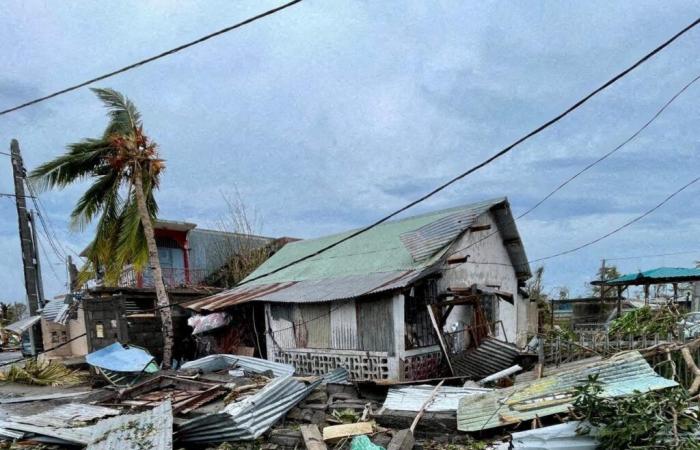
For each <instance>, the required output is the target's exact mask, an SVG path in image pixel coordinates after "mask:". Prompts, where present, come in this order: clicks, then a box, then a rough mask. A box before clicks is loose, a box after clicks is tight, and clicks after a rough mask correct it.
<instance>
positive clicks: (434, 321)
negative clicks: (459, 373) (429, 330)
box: [425, 305, 455, 375]
mask: <svg viewBox="0 0 700 450" xmlns="http://www.w3.org/2000/svg"><path fill="white" fill-rule="evenodd" d="M425 306H426V307H427V308H428V315H429V316H430V322H431V323H432V324H433V327H434V328H435V333H436V334H437V337H438V343H439V344H440V349H441V350H442V353H443V354H444V355H445V360H446V361H447V366H448V367H449V368H450V373H451V374H452V375H454V374H455V371H454V369H453V368H452V362H451V361H450V352H449V351H448V349H447V344H446V343H445V336H444V335H443V334H442V328H440V326H439V325H438V323H437V318H436V317H435V316H436V311H435V309H433V308H435V307H436V305H425Z"/></svg>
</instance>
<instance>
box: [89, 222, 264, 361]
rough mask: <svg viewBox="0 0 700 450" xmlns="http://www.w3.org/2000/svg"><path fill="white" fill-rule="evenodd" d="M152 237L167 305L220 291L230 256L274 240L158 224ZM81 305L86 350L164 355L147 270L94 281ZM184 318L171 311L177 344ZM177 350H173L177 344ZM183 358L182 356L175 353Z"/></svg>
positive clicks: (126, 270)
mask: <svg viewBox="0 0 700 450" xmlns="http://www.w3.org/2000/svg"><path fill="white" fill-rule="evenodd" d="M154 234H155V238H156V244H157V246H158V256H159V259H160V264H161V268H162V271H163V281H164V282H165V286H166V289H167V291H168V295H169V297H170V301H171V303H178V304H179V303H181V302H186V301H191V300H194V299H197V298H200V297H202V296H206V295H210V294H212V293H214V292H219V291H220V290H221V287H220V286H216V285H215V284H216V283H215V282H213V281H211V280H213V279H216V278H217V272H218V271H219V270H220V269H221V268H222V267H223V266H225V265H226V264H227V263H229V262H230V261H231V259H232V258H236V256H237V255H238V254H239V253H241V252H243V251H247V250H252V249H256V248H262V247H266V246H270V253H272V252H273V250H274V245H273V244H275V243H276V242H277V240H276V239H273V238H269V237H263V236H255V235H243V234H239V233H231V232H222V231H216V230H207V229H200V228H197V225H196V224H194V223H188V222H179V221H171V220H157V221H156V222H155V223H154ZM80 297H81V302H82V304H83V306H84V308H83V309H84V314H85V324H86V325H85V327H86V332H87V343H88V349H89V351H93V350H95V349H99V348H102V347H105V346H107V345H110V344H112V343H114V342H116V341H119V342H122V343H125V344H126V343H128V344H133V345H138V346H141V347H144V348H146V349H148V350H149V351H151V353H153V354H154V355H155V356H159V355H160V353H161V352H162V347H163V342H162V332H161V327H160V319H159V316H158V314H157V312H156V311H155V310H154V308H155V306H156V295H155V288H154V284H153V276H152V275H151V271H150V269H149V268H145V269H144V270H142V271H137V270H135V269H134V268H133V267H126V268H124V271H123V272H122V275H121V277H120V279H119V282H118V284H117V285H116V286H105V285H104V283H103V282H102V280H100V279H97V280H93V281H91V282H90V283H88V288H87V289H86V290H85V291H84V292H81V293H80ZM186 321H187V314H186V312H185V311H184V310H183V309H182V308H180V307H174V308H173V322H174V328H175V337H176V341H177V340H178V338H183V337H185V336H188V335H189V333H188V331H187V325H186ZM176 347H177V346H176ZM176 356H184V355H176Z"/></svg>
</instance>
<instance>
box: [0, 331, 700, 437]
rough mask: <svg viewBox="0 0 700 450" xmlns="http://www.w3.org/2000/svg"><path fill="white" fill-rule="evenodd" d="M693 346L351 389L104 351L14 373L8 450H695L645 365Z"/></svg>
mask: <svg viewBox="0 0 700 450" xmlns="http://www.w3.org/2000/svg"><path fill="white" fill-rule="evenodd" d="M697 346H698V344H697V342H696V341H691V342H690V343H689V344H685V345H681V344H678V343H666V344H665V345H656V346H655V347H653V348H651V349H645V350H643V351H641V352H640V351H637V350H631V351H625V352H620V353H617V354H615V355H613V356H611V357H607V358H601V357H592V358H587V359H583V360H579V361H575V362H571V363H566V364H561V365H559V366H558V367H557V366H547V367H545V368H544V369H545V370H539V368H538V367H536V368H535V370H532V371H529V372H528V371H523V370H522V367H520V366H513V367H511V368H509V369H506V370H503V371H500V372H498V373H495V374H492V375H491V376H489V377H486V378H484V379H481V380H466V381H465V380H464V379H460V378H457V377H447V378H443V379H434V380H425V381H418V382H406V381H402V382H399V381H371V382H368V381H361V382H354V381H353V380H350V379H349V372H348V371H347V370H345V369H343V368H338V369H336V370H333V371H330V372H328V373H327V374H325V375H324V376H304V375H303V374H296V373H295V369H294V368H293V367H292V366H289V365H286V364H281V363H275V362H271V361H268V360H263V359H259V358H254V357H247V356H240V355H210V356H207V357H204V358H201V359H198V360H195V361H191V362H189V363H186V364H184V365H183V366H181V367H180V368H179V369H178V370H158V369H157V368H156V370H148V371H147V370H146V368H148V367H150V364H151V362H152V361H151V360H150V358H149V357H148V355H147V353H145V352H143V350H140V349H137V348H129V347H128V346H121V345H120V346H119V349H117V348H113V349H111V350H110V354H111V355H112V357H111V359H110V361H111V362H112V363H114V361H122V362H124V361H126V362H129V363H131V362H133V363H134V364H124V365H123V370H122V369H120V367H119V364H116V365H115V364H112V366H111V370H110V369H107V368H105V367H100V366H99V365H103V366H105V365H107V364H105V361H106V360H105V359H104V358H101V357H100V356H104V355H103V353H104V352H102V353H100V354H97V357H96V356H95V355H89V357H88V358H87V359H88V360H89V361H91V365H90V366H89V369H90V370H89V371H87V370H84V368H83V369H81V370H74V369H67V368H65V367H64V366H62V365H60V364H58V363H43V364H36V363H30V364H23V365H22V366H24V368H22V367H21V366H20V365H17V366H13V367H12V368H10V369H9V370H5V371H4V373H5V376H6V377H7V376H8V374H10V373H14V372H18V373H19V372H30V373H33V374H34V376H35V377H34V378H32V377H29V378H27V377H26V376H21V377H18V378H16V380H15V381H5V382H4V384H3V388H2V397H1V398H0V439H1V442H2V448H46V449H50V448H86V449H92V450H94V449H116V448H118V449H124V450H126V449H151V448H158V449H171V448H173V449H220V450H224V449H232V448H260V449H267V450H286V449H290V450H291V449H299V448H304V447H305V448H307V449H309V450H324V449H334V450H337V449H341V448H348V449H353V450H377V449H379V448H384V449H391V450H407V449H410V448H419V449H421V448H422V449H437V448H441V449H442V448H449V449H487V448H493V449H503V450H505V449H525V448H577V449H581V448H591V449H593V448H599V447H600V448H620V449H621V448H627V447H626V445H628V444H629V443H631V442H634V443H646V446H643V447H641V448H697V445H698V444H697V443H696V438H695V436H696V434H697V433H698V429H699V427H698V420H697V410H696V408H694V407H692V405H693V404H694V402H695V401H696V399H695V397H693V396H692V394H689V393H688V391H687V390H686V389H685V388H684V387H682V386H680V385H679V383H678V382H677V381H675V380H674V379H672V378H677V377H676V376H675V375H674V374H672V375H671V378H665V377H663V376H661V375H659V373H657V371H655V370H654V367H652V366H651V365H650V364H649V362H648V359H647V358H649V357H650V355H652V354H657V355H658V354H661V355H664V354H669V355H670V354H671V352H672V351H681V352H682V351H683V349H692V350H693V351H695V349H696V347H697ZM645 356H646V358H645ZM127 357H128V358H127ZM669 361H671V363H669V364H672V361H673V359H672V358H671V359H670V360H669ZM95 364H97V365H95ZM137 366H138V367H137ZM38 369H41V371H40V372H36V370H38ZM657 369H658V367H657ZM31 370H34V371H35V372H31ZM134 370H138V372H136V371H134ZM674 370H675V367H674ZM56 374H62V376H64V377H65V380H64V381H63V382H61V381H60V380H54V378H55V377H56ZM45 379H48V380H53V381H54V382H53V383H50V382H46V380H45ZM52 384H53V386H52ZM691 389H693V388H692V387H691ZM620 417H624V420H622V421H621V420H619V419H620ZM635 424H636V426H635Z"/></svg>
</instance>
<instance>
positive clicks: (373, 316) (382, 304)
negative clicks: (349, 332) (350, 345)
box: [357, 297, 394, 352]
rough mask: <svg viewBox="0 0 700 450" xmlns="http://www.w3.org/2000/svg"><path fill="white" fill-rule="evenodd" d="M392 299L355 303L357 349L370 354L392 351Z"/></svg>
mask: <svg viewBox="0 0 700 450" xmlns="http://www.w3.org/2000/svg"><path fill="white" fill-rule="evenodd" d="M392 309H393V299H392V298H391V297H389V298H382V299H377V300H368V301H362V300H358V301H357V323H358V325H359V326H358V329H357V335H358V336H357V340H358V345H359V348H360V349H362V350H364V351H371V352H393V351H394V320H393V314H392Z"/></svg>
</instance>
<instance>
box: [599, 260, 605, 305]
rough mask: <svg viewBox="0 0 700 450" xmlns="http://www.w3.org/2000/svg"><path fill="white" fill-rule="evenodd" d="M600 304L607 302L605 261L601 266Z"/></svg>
mask: <svg viewBox="0 0 700 450" xmlns="http://www.w3.org/2000/svg"><path fill="white" fill-rule="evenodd" d="M600 281H601V284H600V302H601V303H602V302H604V301H605V285H604V284H603V283H604V282H605V260H604V259H603V260H602V262H601V264H600Z"/></svg>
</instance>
